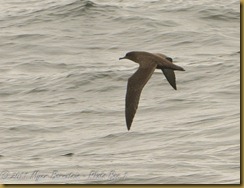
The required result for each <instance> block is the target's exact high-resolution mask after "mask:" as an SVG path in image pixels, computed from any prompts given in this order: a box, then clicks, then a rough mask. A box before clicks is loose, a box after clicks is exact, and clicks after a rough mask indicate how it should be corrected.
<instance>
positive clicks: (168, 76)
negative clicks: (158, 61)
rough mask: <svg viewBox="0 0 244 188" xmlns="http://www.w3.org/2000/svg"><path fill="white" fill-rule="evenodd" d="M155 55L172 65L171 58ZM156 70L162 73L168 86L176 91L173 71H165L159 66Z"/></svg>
mask: <svg viewBox="0 0 244 188" xmlns="http://www.w3.org/2000/svg"><path fill="white" fill-rule="evenodd" d="M155 55H157V56H159V57H161V58H163V59H167V60H168V61H169V62H171V63H173V60H172V58H170V57H167V56H165V55H164V54H160V53H155ZM157 68H159V69H161V70H162V72H163V73H164V75H165V77H166V79H167V80H168V82H169V84H170V85H171V86H172V87H173V88H174V89H175V90H177V88H176V81H175V73H174V70H172V69H165V68H162V67H160V66H158V67H157Z"/></svg>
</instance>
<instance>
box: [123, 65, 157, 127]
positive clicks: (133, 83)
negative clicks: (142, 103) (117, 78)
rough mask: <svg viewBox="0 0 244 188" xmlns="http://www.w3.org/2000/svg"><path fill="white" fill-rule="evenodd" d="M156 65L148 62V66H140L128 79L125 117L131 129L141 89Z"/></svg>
mask: <svg viewBox="0 0 244 188" xmlns="http://www.w3.org/2000/svg"><path fill="white" fill-rule="evenodd" d="M156 66H157V65H156V64H148V66H147V67H141V66H140V67H139V68H138V70H137V71H136V72H135V73H134V74H133V75H132V76H131V77H130V78H129V80H128V84H127V92H126V99H125V100H126V101H125V117H126V125H127V129H128V130H130V127H131V124H132V121H133V118H134V116H135V113H136V110H137V107H138V104H139V99H140V95H141V91H142V89H143V87H144V86H145V85H146V83H147V81H148V80H149V79H150V77H151V76H152V74H153V72H154V70H155V68H156Z"/></svg>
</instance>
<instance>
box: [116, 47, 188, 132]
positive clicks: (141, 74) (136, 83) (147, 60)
mask: <svg viewBox="0 0 244 188" xmlns="http://www.w3.org/2000/svg"><path fill="white" fill-rule="evenodd" d="M121 59H129V60H131V61H134V62H136V63H138V64H139V68H138V70H137V71H136V72H135V73H134V74H133V75H132V76H131V77H130V78H129V79H128V83H127V92H126V99H125V117H126V125H127V129H128V131H129V130H130V127H131V124H132V121H133V118H134V116H135V113H136V110H137V107H138V103H139V99H140V95H141V91H142V89H143V87H144V86H145V85H146V83H147V81H148V80H149V79H150V77H151V76H152V74H153V72H154V70H155V69H161V70H162V72H163V73H164V75H165V77H166V79H167V80H168V82H169V84H170V85H171V86H172V87H173V88H174V89H175V90H176V81H175V73H174V70H179V71H185V70H184V69H183V68H182V67H180V66H178V65H175V64H173V60H172V58H170V57H167V56H165V55H163V54H161V53H149V52H143V51H132V52H128V53H127V54H126V55H125V56H124V57H121V58H119V60H121Z"/></svg>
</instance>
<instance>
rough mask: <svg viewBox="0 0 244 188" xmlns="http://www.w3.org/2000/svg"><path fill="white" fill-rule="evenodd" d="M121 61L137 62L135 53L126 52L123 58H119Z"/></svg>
mask: <svg viewBox="0 0 244 188" xmlns="http://www.w3.org/2000/svg"><path fill="white" fill-rule="evenodd" d="M121 59H129V60H131V61H134V62H136V61H137V56H136V52H128V53H127V54H126V55H125V56H124V57H121V58H119V60H121Z"/></svg>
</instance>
